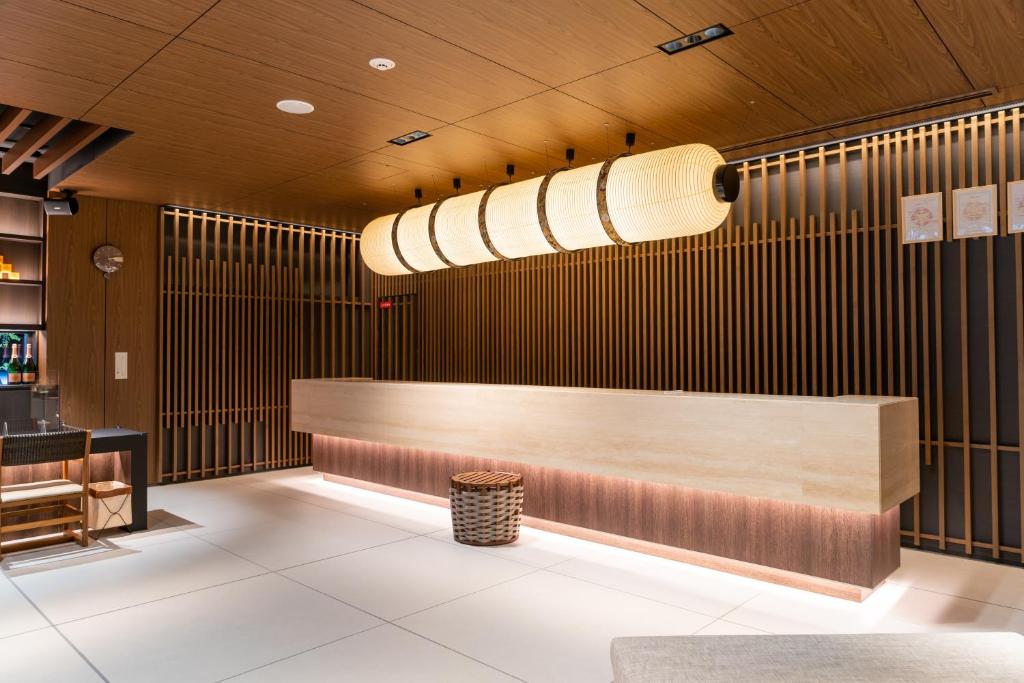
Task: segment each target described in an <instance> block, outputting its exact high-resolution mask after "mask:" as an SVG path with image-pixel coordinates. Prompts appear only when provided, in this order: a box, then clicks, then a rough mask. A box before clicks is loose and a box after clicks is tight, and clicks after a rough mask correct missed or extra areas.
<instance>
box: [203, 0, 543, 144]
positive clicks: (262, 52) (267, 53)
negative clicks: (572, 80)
mask: <svg viewBox="0 0 1024 683" xmlns="http://www.w3.org/2000/svg"><path fill="white" fill-rule="evenodd" d="M425 4H427V5H430V6H431V7H433V6H434V3H433V2H431V3H425ZM185 37H186V38H188V39H189V40H194V41H197V42H200V43H203V44H205V45H209V46H213V47H216V48H218V49H221V50H226V51H228V52H231V53H234V54H237V55H242V56H245V57H248V58H250V59H253V60H255V61H259V62H263V63H265V64H271V65H273V66H276V67H280V68H282V69H285V70H287V71H290V72H292V73H297V74H301V75H303V76H307V77H309V78H312V79H315V80H317V81H322V82H325V83H330V84H332V85H335V86H340V87H344V88H347V89H350V90H354V91H357V92H360V93H363V94H365V95H370V96H372V97H374V98H376V99H379V100H382V101H386V102H393V103H395V104H397V105H399V106H402V107H404V108H406V109H408V110H410V111H415V112H419V113H421V114H425V115H428V116H431V117H433V118H435V119H441V120H443V121H448V122H451V121H457V120H459V119H462V118H465V117H467V116H472V115H473V114H476V113H478V112H481V111H485V110H487V109H492V108H494V107H497V106H500V105H502V104H505V103H506V102H511V101H513V100H516V99H519V98H521V97H526V96H528V95H532V94H534V93H536V92H540V91H541V90H543V89H544V86H543V85H542V84H540V83H537V82H535V81H532V80H530V79H529V78H525V77H523V76H522V75H520V74H517V73H515V72H514V71H511V70H509V69H506V68H505V67H502V66H500V65H498V64H495V63H494V62H491V61H489V60H487V59H484V58H482V57H479V56H477V55H474V54H472V53H470V52H467V51H466V50H463V49H460V48H458V47H456V46H454V45H451V44H449V43H446V42H445V41H443V40H439V39H437V38H435V37H433V36H430V35H427V34H426V33H423V32H422V31H419V30H417V29H415V28H412V27H411V26H408V25H406V24H403V23H401V22H399V21H395V20H394V19H391V18H389V17H386V16H384V15H382V14H380V13H379V12H375V11H373V10H372V9H368V8H366V7H363V6H361V5H359V4H356V3H353V2H339V1H338V0H258V1H255V2H253V1H252V0H222V1H221V2H220V3H218V5H217V6H216V7H215V8H214V9H213V10H211V11H210V12H209V13H207V14H206V15H205V16H204V17H203V18H202V19H200V20H199V21H197V22H196V23H195V25H194V26H192V27H191V28H190V29H189V30H188V31H186V32H185ZM372 57H387V58H389V59H392V60H394V61H395V62H396V63H397V64H398V66H397V68H395V69H394V70H392V71H388V72H379V71H376V70H374V69H373V68H371V67H370V65H369V64H368V61H369V60H370V58H372ZM402 132H406V131H399V132H398V133H395V135H393V136H389V137H394V136H396V135H398V134H400V133H402Z"/></svg>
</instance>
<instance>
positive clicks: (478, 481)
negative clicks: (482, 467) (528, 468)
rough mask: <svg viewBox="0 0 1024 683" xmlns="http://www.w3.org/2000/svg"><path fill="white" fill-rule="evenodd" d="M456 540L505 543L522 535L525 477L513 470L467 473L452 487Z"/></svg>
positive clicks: (458, 476)
mask: <svg viewBox="0 0 1024 683" xmlns="http://www.w3.org/2000/svg"><path fill="white" fill-rule="evenodd" d="M448 497H449V500H450V501H451V510H452V533H453V534H454V536H455V540H456V541H458V542H459V543H465V544H467V545H505V544H506V543H512V542H514V541H515V540H516V539H518V538H519V524H520V522H521V521H522V517H523V476H522V475H521V474H515V473H513V472H463V473H461V474H456V475H453V476H452V479H451V484H450V486H449V489H448Z"/></svg>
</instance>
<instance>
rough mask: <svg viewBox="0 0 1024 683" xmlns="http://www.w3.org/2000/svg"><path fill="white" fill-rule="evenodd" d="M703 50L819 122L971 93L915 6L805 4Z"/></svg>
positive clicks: (886, 0)
mask: <svg viewBox="0 0 1024 683" xmlns="http://www.w3.org/2000/svg"><path fill="white" fill-rule="evenodd" d="M707 49H708V50H710V51H711V52H713V53H715V54H716V55H718V56H719V57H721V58H722V59H724V60H725V61H726V62H728V63H729V64H731V65H732V66H734V67H736V68H737V69H739V70H740V71H742V72H743V73H744V74H746V75H748V76H750V77H751V78H752V79H754V80H755V81H757V82H758V83H759V84H761V85H762V86H764V87H765V88H768V89H769V90H771V91H772V92H773V93H775V94H776V95H777V96H778V97H779V98H781V99H782V100H783V101H785V102H787V103H788V104H790V105H792V106H794V107H795V108H796V109H798V110H800V111H801V112H802V113H804V114H806V115H807V116H809V117H810V118H812V119H813V120H814V121H815V122H816V123H827V122H830V121H840V120H844V119H848V118H852V117H855V116H858V115H863V114H871V113H875V112H879V111H886V110H889V109H893V108H896V107H900V106H905V105H911V104H914V103H917V102H927V101H930V100H937V99H941V98H943V97H949V96H952V95H958V94H961V93H963V92H966V91H969V90H970V89H971V85H970V83H968V82H967V80H966V79H965V78H964V77H963V75H962V74H961V73H960V71H959V69H958V68H957V66H956V64H955V63H954V62H953V60H952V59H951V58H950V56H949V54H948V52H947V51H946V49H945V47H944V46H943V45H942V43H941V41H940V40H939V39H938V37H937V36H936V35H935V33H934V31H932V30H931V27H930V25H929V24H928V21H927V19H926V18H925V17H924V15H922V14H921V12H920V11H919V10H918V9H917V6H916V5H915V4H914V1H913V0H860V1H859V2H855V3H854V2H845V1H842V0H809V1H808V2H805V3H803V4H800V5H796V6H794V7H791V8H789V9H786V10H782V11H780V12H776V13H775V14H771V15H769V16H767V17H763V18H761V19H757V20H755V21H751V22H749V23H746V24H743V25H742V26H739V27H737V28H736V35H734V36H729V37H728V38H724V39H722V40H718V41H715V42H714V43H710V44H709V45H708V46H707ZM682 56H684V57H685V56H686V53H683V54H682Z"/></svg>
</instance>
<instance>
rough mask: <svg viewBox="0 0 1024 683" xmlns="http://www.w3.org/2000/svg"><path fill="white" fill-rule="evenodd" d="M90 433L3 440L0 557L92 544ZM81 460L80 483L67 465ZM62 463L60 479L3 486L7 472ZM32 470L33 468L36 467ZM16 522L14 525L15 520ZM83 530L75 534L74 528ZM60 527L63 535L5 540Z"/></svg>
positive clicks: (75, 431) (0, 442) (0, 446)
mask: <svg viewBox="0 0 1024 683" xmlns="http://www.w3.org/2000/svg"><path fill="white" fill-rule="evenodd" d="M91 441H92V432H91V431H88V430H81V429H66V430H63V431H59V432H47V433H40V434H17V435H12V436H6V437H0V557H3V553H4V552H10V551H12V550H27V549H29V548H37V547H40V546H44V545H50V544H52V543H62V542H64V541H65V540H68V539H73V540H76V541H78V543H79V544H80V545H82V546H83V547H85V546H88V545H89V501H88V495H89V447H90V442H91ZM71 460H81V461H82V472H81V477H80V480H79V481H72V480H70V479H69V478H68V463H69V461H71ZM58 462H59V463H60V471H61V477H60V479H48V480H44V481H30V482H27V483H20V484H8V485H4V469H5V468H10V467H16V466H25V465H46V464H49V463H58ZM33 470H34V468H33ZM11 520H14V521H11ZM74 525H78V526H79V527H80V528H79V530H78V531H75V530H74V528H73V526H74ZM44 527H59V528H60V529H61V533H60V534H59V535H57V534H47V535H45V536H43V537H34V538H24V539H17V540H11V541H7V542H4V541H3V535H4V534H10V533H14V532H20V531H26V530H29V529H41V528H44Z"/></svg>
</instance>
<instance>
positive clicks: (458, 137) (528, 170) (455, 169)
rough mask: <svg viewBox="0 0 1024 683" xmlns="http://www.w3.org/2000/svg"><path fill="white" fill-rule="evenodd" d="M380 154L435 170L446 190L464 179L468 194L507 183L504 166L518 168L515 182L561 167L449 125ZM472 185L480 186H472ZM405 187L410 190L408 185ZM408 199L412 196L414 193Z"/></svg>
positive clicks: (514, 146) (519, 149)
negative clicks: (460, 179) (454, 180)
mask: <svg viewBox="0 0 1024 683" xmlns="http://www.w3.org/2000/svg"><path fill="white" fill-rule="evenodd" d="M379 154H380V155H381V156H385V157H390V158H394V159H398V160H400V161H405V162H411V163H414V164H420V165H423V166H430V167H432V168H433V169H436V171H437V175H438V177H439V181H438V182H439V184H440V186H442V187H444V188H445V191H447V189H446V188H447V187H450V181H451V178H452V176H459V177H461V178H462V179H463V181H462V187H463V190H464V191H466V192H471V191H474V190H476V189H479V187H484V186H486V185H488V184H491V183H497V182H502V181H505V180H507V177H506V176H505V165H506V164H509V163H511V164H515V165H516V180H522V179H524V178H530V177H533V176H535V175H539V174H543V173H546V172H547V171H548V170H549V169H551V168H557V167H558V166H560V165H561V164H560V163H558V160H556V159H550V158H545V157H544V155H543V154H539V153H537V152H534V151H532V150H529V149H526V148H524V147H519V146H517V145H512V144H509V143H507V142H503V141H501V140H496V139H494V138H490V137H487V136H486V135H480V134H479V133H474V132H473V131H470V130H466V129H465V128H459V127H458V126H446V127H444V128H441V129H439V130H437V131H435V132H434V133H433V134H432V136H431V137H429V138H425V139H423V140H419V141H417V142H413V143H411V144H409V145H406V146H404V147H398V146H394V145H390V146H388V147H386V148H384V149H382V150H380V152H379ZM399 177H400V178H402V180H403V181H405V180H406V179H405V178H404V177H402V176H399ZM470 179H478V182H475V183H471V182H470ZM473 184H475V185H477V187H472V185H473ZM406 187H407V188H408V189H411V188H409V187H408V185H407V186H406ZM409 196H412V194H411V192H410V194H409Z"/></svg>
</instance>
